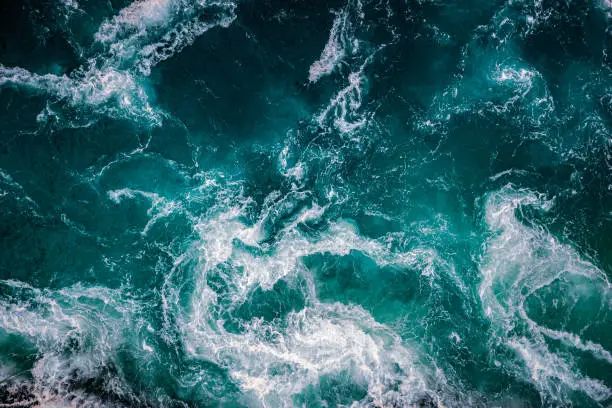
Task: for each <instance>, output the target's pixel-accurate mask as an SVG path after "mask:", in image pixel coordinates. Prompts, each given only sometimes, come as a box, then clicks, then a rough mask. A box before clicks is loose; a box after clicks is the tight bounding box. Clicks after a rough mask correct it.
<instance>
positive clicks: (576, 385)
mask: <svg viewBox="0 0 612 408" xmlns="http://www.w3.org/2000/svg"><path fill="white" fill-rule="evenodd" d="M552 205H553V202H552V201H547V200H545V199H544V197H542V196H541V195H538V194H536V193H534V192H532V191H529V190H525V189H517V188H514V187H513V186H512V185H507V186H505V187H504V188H502V189H501V190H499V191H497V192H494V193H491V194H490V195H489V197H488V198H487V204H486V208H485V221H486V223H487V225H488V227H489V229H490V230H491V231H492V232H493V233H494V234H495V235H494V236H493V237H492V238H491V239H490V240H489V241H488V242H487V245H486V253H485V255H484V257H483V260H482V263H481V266H480V271H481V273H482V282H481V285H480V288H479V294H480V298H481V300H482V304H483V307H484V310H485V315H486V316H487V317H488V318H489V319H491V322H492V323H493V327H494V329H493V331H494V333H495V337H494V340H493V341H494V342H498V343H501V344H504V345H505V346H507V347H508V348H510V349H512V350H514V351H515V352H516V354H517V355H518V356H519V357H521V358H522V360H523V362H524V364H525V365H524V367H519V366H516V365H515V363H513V362H508V363H507V364H508V366H509V368H511V370H512V371H513V372H514V373H515V375H517V376H519V377H522V378H524V379H525V380H527V381H530V382H532V383H533V384H534V385H535V386H536V387H537V388H538V389H539V390H540V392H541V393H542V394H543V395H544V398H545V399H551V400H553V401H556V402H557V403H559V402H563V401H566V399H567V398H568V391H569V390H571V391H580V392H583V393H585V394H586V395H588V396H589V397H590V398H592V399H594V400H596V401H604V400H606V399H607V398H609V397H610V396H612V391H611V390H610V389H609V388H608V387H607V386H606V385H605V384H604V383H603V382H602V381H600V380H598V379H592V378H589V377H587V376H586V375H584V374H582V373H581V372H579V371H578V370H577V369H576V368H575V367H574V366H573V364H572V363H571V361H566V360H565V358H564V357H563V355H562V354H556V353H554V352H552V351H550V349H549V346H548V345H547V342H546V338H547V337H548V338H552V339H556V340H560V341H561V342H562V343H563V344H564V345H565V346H566V347H570V348H577V349H580V350H582V351H584V352H588V353H590V354H592V355H593V357H595V358H598V359H600V360H602V361H605V362H607V363H609V364H610V363H612V360H611V359H610V357H611V355H610V352H609V351H607V350H605V349H604V348H603V347H602V346H601V345H599V344H597V343H595V342H592V341H589V340H583V339H581V338H580V337H579V336H578V335H577V334H574V333H570V332H564V331H559V330H553V329H550V328H548V327H545V326H541V325H540V324H538V323H536V322H535V321H534V320H532V318H530V317H529V314H528V311H527V309H526V306H525V303H526V301H527V300H528V299H529V298H530V297H531V296H532V295H537V294H538V293H541V292H542V291H543V290H546V289H547V287H549V286H550V285H552V284H553V283H561V284H563V285H565V286H564V287H565V288H566V290H567V291H568V293H567V294H566V295H565V298H566V299H567V300H568V301H571V300H572V299H575V300H574V301H577V300H578V299H580V298H581V297H582V296H584V295H586V294H587V293H588V295H589V296H599V297H600V298H601V299H602V302H601V305H602V307H606V305H607V304H609V302H610V283H609V282H608V280H607V278H606V275H605V274H604V273H603V272H602V271H601V270H599V269H597V268H596V267H595V266H594V265H593V264H591V263H590V262H588V261H585V260H583V259H582V258H581V257H580V256H579V254H578V253H577V252H576V251H575V250H574V249H573V248H572V247H570V246H569V245H566V244H562V243H560V242H558V241H557V239H556V238H554V237H553V236H552V235H550V233H549V232H548V231H546V230H545V229H544V228H542V227H537V226H529V227H528V226H526V225H524V224H523V223H522V222H521V221H519V219H517V216H516V213H517V212H519V211H521V210H522V209H523V208H524V207H526V206H530V207H534V208H538V209H540V210H542V211H548V210H549V209H550V208H551V206H552ZM578 283H579V284H580V285H578ZM585 285H586V286H585ZM580 286H582V287H588V288H589V289H588V291H587V293H583V292H582V289H580V288H579V287H580ZM542 293H545V292H542ZM541 296H542V295H541ZM541 296H540V298H541ZM551 296H552V295H551ZM544 300H548V301H551V302H553V303H554V298H552V299H547V298H544ZM569 307H570V308H571V307H572V306H571V305H569ZM570 310H571V309H570Z"/></svg>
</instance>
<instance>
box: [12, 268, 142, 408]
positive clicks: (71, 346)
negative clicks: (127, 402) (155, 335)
mask: <svg viewBox="0 0 612 408" xmlns="http://www.w3.org/2000/svg"><path fill="white" fill-rule="evenodd" d="M0 285H1V286H2V287H3V289H4V291H3V292H4V295H3V297H2V299H1V300H0V328H1V329H2V330H3V331H5V332H8V333H14V334H18V335H20V336H23V337H24V338H26V339H28V340H29V341H31V342H32V343H33V344H34V345H35V346H36V348H37V351H38V357H37V360H36V362H35V364H34V367H33V369H32V370H31V374H32V378H31V379H27V378H21V377H18V376H16V377H15V378H14V379H13V380H12V381H14V382H16V383H18V384H19V383H22V384H23V385H25V386H26V387H27V389H28V391H29V392H30V393H32V395H33V396H34V397H35V399H36V401H37V403H39V404H41V405H44V406H58V407H60V406H62V407H63V406H74V405H78V406H83V407H102V406H105V405H106V404H105V402H104V401H102V400H101V399H99V398H98V397H96V396H93V395H88V394H87V393H85V392H84V391H83V390H81V389H80V387H79V386H78V384H79V383H82V382H84V381H88V380H93V379H96V380H100V379H104V387H105V388H106V390H107V391H108V392H111V393H113V394H114V395H118V396H121V395H123V396H126V395H129V394H130V391H129V389H128V387H127V386H126V385H125V384H124V382H123V380H121V378H120V377H116V376H115V377H113V376H108V375H106V374H105V372H104V370H105V367H107V366H108V364H109V362H111V361H113V358H114V356H115V353H116V350H117V348H118V347H120V346H121V347H125V346H126V345H127V344H126V343H125V341H126V339H125V338H124V336H123V333H124V332H125V330H126V329H127V328H128V327H129V330H130V332H132V333H138V332H139V331H141V330H142V327H141V326H142V322H140V323H139V322H138V320H137V319H135V317H136V315H137V314H138V313H139V310H140V306H139V305H138V304H137V302H135V301H133V300H130V299H129V298H128V297H127V296H126V295H125V294H123V293H121V291H120V290H111V289H107V288H103V287H89V288H86V287H83V286H81V285H75V286H72V287H68V288H64V289H61V290H58V291H51V290H39V289H36V288H33V287H32V286H30V285H28V284H25V283H23V282H19V281H14V280H8V281H7V280H5V281H0ZM138 337H139V336H136V340H135V341H138V340H137V339H138ZM143 353H144V351H143ZM75 384H76V386H75Z"/></svg>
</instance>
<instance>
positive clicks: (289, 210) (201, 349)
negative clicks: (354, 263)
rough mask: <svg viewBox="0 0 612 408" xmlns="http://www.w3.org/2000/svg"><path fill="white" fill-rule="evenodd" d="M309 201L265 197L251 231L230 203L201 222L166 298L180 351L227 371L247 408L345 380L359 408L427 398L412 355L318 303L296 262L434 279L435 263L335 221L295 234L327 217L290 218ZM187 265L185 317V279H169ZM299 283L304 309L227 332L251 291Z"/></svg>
mask: <svg viewBox="0 0 612 408" xmlns="http://www.w3.org/2000/svg"><path fill="white" fill-rule="evenodd" d="M307 197H308V195H307V194H301V193H299V192H290V193H289V194H288V195H286V196H284V197H282V196H280V195H279V194H275V193H273V194H271V195H270V196H269V197H268V199H267V200H266V203H267V204H266V205H264V208H263V210H262V212H261V214H260V217H259V221H258V222H257V223H255V224H245V222H244V221H243V219H244V214H245V206H229V207H226V205H227V204H228V203H231V202H232V201H236V200H235V199H234V200H229V201H228V202H224V203H223V205H221V207H220V208H219V209H213V210H212V211H211V212H209V213H208V214H206V216H205V217H203V218H202V220H201V222H200V223H199V224H198V225H197V227H196V230H197V231H198V233H199V234H200V242H199V243H198V244H197V246H196V247H195V248H194V249H192V250H190V251H189V252H188V253H186V254H185V255H184V256H182V257H180V258H179V259H177V262H176V263H175V269H174V270H173V272H172V274H170V275H169V277H168V280H167V284H166V286H165V288H164V305H165V306H164V307H165V310H166V313H169V314H173V315H174V318H173V321H176V320H178V326H179V327H180V330H181V333H182V343H183V345H184V347H185V350H186V351H187V353H188V354H189V355H191V356H192V357H193V358H196V359H206V360H211V361H213V362H214V363H216V364H219V365H221V366H223V367H226V368H227V369H228V371H229V373H230V375H231V377H232V379H233V380H234V381H235V382H236V383H237V384H238V385H239V386H240V388H241V389H242V391H243V392H244V393H245V395H246V396H247V397H246V398H247V403H248V405H253V406H259V405H263V406H266V405H276V404H278V403H281V402H284V403H287V401H290V400H291V397H292V396H295V395H296V394H299V393H300V392H302V391H304V389H305V388H306V387H307V386H309V385H315V386H316V385H317V384H318V381H319V379H320V377H321V376H323V375H331V376H339V377H338V378H345V381H350V382H351V383H352V384H356V386H360V387H362V388H363V389H364V390H365V391H367V395H368V397H367V398H366V399H365V400H363V401H361V402H355V404H356V406H361V405H367V404H368V403H373V404H374V405H380V406H384V405H386V404H393V403H395V404H399V405H406V404H409V403H412V402H415V401H416V400H417V399H418V398H419V397H421V396H423V393H424V392H426V390H427V384H426V383H427V380H426V378H428V374H427V372H428V371H427V369H426V368H425V367H422V366H421V365H420V364H419V363H417V358H416V357H415V353H414V352H413V351H412V350H411V348H410V347H409V346H408V345H407V344H406V343H405V342H404V341H402V340H401V339H400V338H399V336H397V334H395V333H394V332H393V331H392V330H391V329H389V328H388V327H386V326H384V325H382V324H379V323H377V322H376V321H375V320H374V319H373V318H372V317H371V316H370V315H369V313H367V312H366V311H365V310H363V309H362V308H361V307H360V306H353V305H342V304H339V303H333V304H322V303H320V302H318V301H317V298H316V291H315V289H314V283H313V277H312V276H311V275H310V274H309V273H308V271H306V269H305V267H304V265H303V264H302V262H301V260H302V259H303V258H304V257H307V256H309V255H312V254H317V253H331V254H335V255H347V254H349V253H350V252H351V251H354V250H356V251H360V252H362V253H364V254H365V255H366V256H368V257H370V258H371V259H373V260H374V261H376V262H377V263H378V264H379V265H388V264H395V265H403V266H408V267H411V268H414V269H416V270H421V271H422V273H423V274H431V275H434V274H435V272H434V269H435V267H436V262H438V261H439V259H438V256H437V254H436V253H435V252H434V251H432V250H430V249H427V248H422V249H415V250H413V251H410V252H396V251H394V250H392V242H391V240H390V239H389V238H390V237H383V238H381V239H378V240H373V239H369V238H365V237H363V236H361V235H360V234H359V233H358V231H357V230H356V228H355V227H354V225H352V224H351V223H349V222H346V221H341V220H340V221H337V222H333V223H331V224H330V225H329V227H328V228H327V229H326V230H325V231H322V232H321V233H320V234H317V235H316V236H306V235H304V233H303V232H300V231H301V229H300V228H298V226H299V225H300V224H301V223H304V222H308V221H310V220H319V219H321V218H322V217H323V215H324V214H325V211H326V207H324V206H319V205H317V204H316V203H312V204H311V205H309V206H305V207H302V208H301V209H300V210H297V211H296V210H295V209H296V208H299V207H296V205H295V202H299V201H300V200H302V201H303V200H306V199H307ZM288 200H291V201H293V203H292V204H288V203H287V201H288ZM238 201H240V200H238ZM279 217H280V218H279ZM270 219H272V223H273V224H275V225H281V226H282V228H281V230H280V231H276V232H275V233H274V234H273V235H269V234H268V233H267V232H266V230H265V225H266V224H267V222H268V220H270ZM194 262H195V264H194ZM188 264H191V265H195V266H194V268H195V269H194V271H193V272H194V273H195V276H194V277H193V279H195V283H194V286H195V289H194V290H193V292H192V293H190V296H191V301H190V303H189V305H188V307H185V308H182V307H179V306H178V305H179V304H180V299H181V295H179V292H180V291H181V287H182V285H183V282H184V281H185V277H184V276H183V277H179V275H177V276H176V278H174V277H172V275H173V274H178V273H179V272H178V271H179V270H180V269H181V268H183V267H184V266H183V265H185V267H187V265H188ZM211 274H221V276H222V279H223V281H224V282H225V283H224V284H225V285H227V290H224V291H223V293H218V292H216V291H215V290H213V288H211V287H209V285H208V277H209V276H210V275H211ZM298 277H301V278H303V279H304V280H305V283H301V284H300V288H301V291H302V292H303V294H304V296H305V299H306V302H307V305H306V307H305V308H304V309H302V310H299V311H292V312H289V313H288V314H287V315H286V316H285V317H284V318H282V319H274V320H272V321H265V320H263V319H261V318H258V317H254V318H252V319H251V320H248V321H245V322H243V323H242V326H241V330H240V331H239V332H238V333H236V332H234V331H230V330H227V329H226V328H225V325H224V323H225V322H224V320H223V318H222V317H221V315H220V312H222V313H221V314H223V313H225V312H229V313H230V314H231V313H232V310H234V309H236V308H238V307H240V305H242V304H244V303H245V302H248V299H249V296H250V295H251V293H253V291H255V290H256V289H257V288H261V289H263V290H270V289H272V288H273V286H274V284H275V283H276V282H278V281H279V280H280V279H285V280H286V281H288V282H293V281H295V280H296V278H298ZM183 296H184V295H183ZM221 305H223V306H221Z"/></svg>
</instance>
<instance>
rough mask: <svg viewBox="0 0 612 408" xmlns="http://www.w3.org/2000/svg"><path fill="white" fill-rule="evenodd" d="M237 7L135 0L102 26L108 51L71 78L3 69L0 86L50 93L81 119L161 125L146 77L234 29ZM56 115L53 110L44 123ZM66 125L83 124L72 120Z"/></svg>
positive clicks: (98, 37) (176, 0) (100, 37)
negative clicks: (213, 33) (214, 34)
mask: <svg viewBox="0 0 612 408" xmlns="http://www.w3.org/2000/svg"><path fill="white" fill-rule="evenodd" d="M235 7H236V6H235V4H234V3H233V2H230V1H225V2H224V1H214V2H190V1H182V0H139V1H136V2H134V3H132V4H130V5H129V6H127V7H126V8H124V9H123V10H121V11H120V12H119V14H118V15H117V16H115V17H114V18H112V19H110V20H108V21H105V22H103V23H102V24H101V25H100V27H99V29H98V31H97V33H96V34H95V39H96V41H97V42H98V43H100V44H103V45H104V48H105V50H104V51H103V52H101V53H98V54H96V55H92V56H90V58H89V60H88V62H87V63H86V64H85V65H84V66H82V67H80V68H79V69H77V70H75V71H74V72H72V73H71V74H70V75H53V74H46V75H39V74H36V73H33V72H30V71H27V70H25V69H23V68H20V67H12V68H9V67H4V66H2V65H0V86H5V85H11V86H18V87H24V88H27V89H30V90H32V91H34V92H38V93H43V94H48V95H51V96H52V97H54V98H55V99H57V100H59V101H63V102H66V103H67V104H68V105H69V106H70V107H71V108H76V109H78V110H80V113H81V115H82V114H83V113H86V112H92V111H93V113H94V114H96V115H104V116H110V117H114V118H120V119H127V120H136V121H142V122H144V123H146V124H148V125H150V126H159V125H160V124H161V121H162V119H163V117H164V113H163V112H162V111H161V110H160V109H158V108H155V107H153V106H152V104H151V102H150V100H151V96H150V95H149V91H148V90H147V89H146V86H145V82H144V80H143V77H144V76H147V75H149V74H150V72H151V68H152V67H153V66H155V65H156V64H158V63H159V62H160V61H163V60H165V59H168V58H170V57H172V56H173V55H175V54H176V53H178V52H180V51H181V50H183V49H184V48H185V47H187V46H188V45H191V44H192V43H193V42H194V41H195V39H196V38H197V37H199V36H200V35H202V34H203V33H205V32H206V31H207V30H209V29H210V28H212V27H216V26H222V27H227V26H229V24H231V22H232V21H233V20H234V18H235V14H234V9H235ZM204 12H211V14H212V16H211V17H210V20H209V21H200V20H201V19H200V16H201V14H202V13H204ZM55 114H56V112H55V110H54V109H51V108H49V107H48V108H47V109H45V111H43V113H41V115H39V120H44V119H46V118H47V117H48V116H50V115H55ZM85 116H86V115H85ZM62 123H63V124H67V125H72V126H82V123H76V124H74V123H72V122H70V121H62ZM85 123H86V124H90V123H91V121H86V122H85Z"/></svg>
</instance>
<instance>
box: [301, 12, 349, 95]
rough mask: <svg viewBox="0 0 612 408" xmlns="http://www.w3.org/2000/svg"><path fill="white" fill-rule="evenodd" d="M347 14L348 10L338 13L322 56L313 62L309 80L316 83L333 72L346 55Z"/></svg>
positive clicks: (309, 71)
mask: <svg viewBox="0 0 612 408" xmlns="http://www.w3.org/2000/svg"><path fill="white" fill-rule="evenodd" d="M347 14H348V12H347V11H346V10H342V11H341V12H339V13H337V14H336V18H334V22H333V24H332V28H331V30H330V32H329V39H328V40H327V43H326V44H325V47H324V48H323V51H322V52H321V57H320V58H319V59H318V60H316V61H315V62H313V63H312V65H311V66H310V69H309V70H308V80H309V81H310V82H312V83H315V82H317V81H318V80H319V79H321V78H322V77H324V76H326V75H329V74H331V73H332V71H333V70H334V69H335V68H336V66H337V65H338V64H339V63H340V61H342V58H344V56H345V55H346V51H345V47H344V42H345V41H346V39H345V38H343V37H344V32H345V29H346V28H345V26H346V24H347V18H348V15H347Z"/></svg>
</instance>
